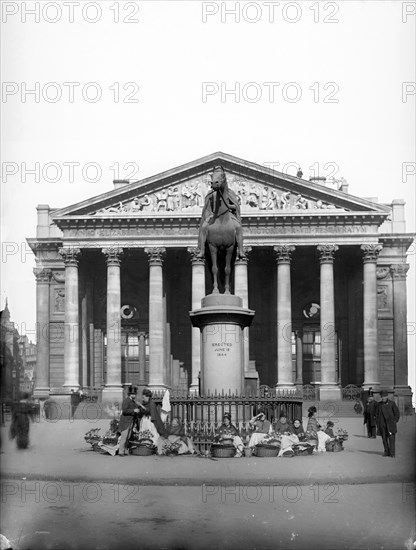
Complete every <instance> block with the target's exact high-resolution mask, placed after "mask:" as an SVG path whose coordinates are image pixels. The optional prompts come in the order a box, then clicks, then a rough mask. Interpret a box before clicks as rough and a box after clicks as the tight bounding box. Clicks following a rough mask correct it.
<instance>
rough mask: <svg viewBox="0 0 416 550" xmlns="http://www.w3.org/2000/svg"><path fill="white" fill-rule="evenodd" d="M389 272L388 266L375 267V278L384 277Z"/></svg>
mask: <svg viewBox="0 0 416 550" xmlns="http://www.w3.org/2000/svg"><path fill="white" fill-rule="evenodd" d="M389 274H390V268H389V267H378V268H377V269H376V276H377V279H386V277H387V275H389Z"/></svg>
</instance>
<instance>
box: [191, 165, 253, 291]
mask: <svg viewBox="0 0 416 550" xmlns="http://www.w3.org/2000/svg"><path fill="white" fill-rule="evenodd" d="M211 188H212V190H211V191H210V192H209V193H208V194H207V196H206V198H205V204H204V208H203V210H202V219H201V225H200V229H199V242H198V247H199V256H200V257H204V255H205V245H207V246H208V248H209V251H210V255H211V262H212V278H213V290H212V293H213V294H218V293H219V288H218V253H220V254H221V255H225V268H224V273H225V282H224V293H225V294H230V276H231V268H232V265H231V264H232V259H233V256H234V255H235V256H236V257H238V258H244V249H243V229H242V226H241V215H240V205H239V202H238V198H237V195H236V194H235V193H234V191H232V190H231V189H229V187H228V184H227V178H226V176H225V173H224V170H223V169H222V167H221V166H218V167H216V168H214V171H213V173H212V174H211Z"/></svg>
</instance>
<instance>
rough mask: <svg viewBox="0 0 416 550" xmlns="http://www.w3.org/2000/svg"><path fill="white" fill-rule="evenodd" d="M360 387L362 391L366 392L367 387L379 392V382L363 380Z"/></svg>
mask: <svg viewBox="0 0 416 550" xmlns="http://www.w3.org/2000/svg"><path fill="white" fill-rule="evenodd" d="M361 388H362V389H363V391H367V392H368V390H369V389H372V390H373V392H375V393H379V392H380V382H364V383H363V385H362V386H361Z"/></svg>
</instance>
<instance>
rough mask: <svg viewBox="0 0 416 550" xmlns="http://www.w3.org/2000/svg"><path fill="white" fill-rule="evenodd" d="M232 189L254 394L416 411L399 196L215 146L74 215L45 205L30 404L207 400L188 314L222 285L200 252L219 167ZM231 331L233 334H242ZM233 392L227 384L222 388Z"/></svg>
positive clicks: (122, 186)
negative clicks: (283, 392) (280, 392)
mask: <svg viewBox="0 0 416 550" xmlns="http://www.w3.org/2000/svg"><path fill="white" fill-rule="evenodd" d="M218 165H221V166H222V167H223V169H224V170H225V173H226V176H227V181H228V185H229V186H230V187H231V188H232V189H233V190H234V191H235V192H236V193H237V195H238V197H239V200H240V205H241V213H242V223H243V228H244V246H245V250H246V253H247V260H240V261H237V262H236V265H235V272H234V280H233V288H234V293H235V294H238V295H240V296H241V297H242V298H243V303H244V305H245V306H246V307H250V308H251V309H253V310H255V312H256V313H255V317H254V320H253V323H252V325H251V327H250V329H245V333H244V370H245V377H246V381H247V388H253V387H255V386H256V385H258V384H260V385H268V386H277V387H284V388H291V387H293V388H296V387H300V386H305V385H312V386H314V387H319V390H320V397H321V399H322V400H324V399H331V400H332V399H341V396H342V391H341V388H343V387H345V386H348V385H351V384H353V385H356V386H359V387H362V388H364V389H368V388H370V387H371V388H373V390H375V391H378V390H379V389H380V388H383V389H388V390H390V391H391V392H394V394H395V395H396V397H397V398H398V399H399V401H401V402H402V403H403V404H405V403H407V405H406V406H409V407H410V406H411V390H410V387H409V385H408V365H407V330H406V329H407V324H406V323H407V312H406V273H407V271H408V264H407V263H406V254H407V250H408V248H409V246H410V245H411V243H412V241H413V236H412V235H410V234H407V233H406V228H405V219H404V202H403V201H402V200H394V201H393V202H392V203H391V204H378V203H376V202H372V201H369V200H366V199H363V198H359V197H356V196H352V195H350V194H349V193H348V185H347V183H346V182H345V180H342V181H340V182H339V186H338V187H339V188H338V189H332V188H328V187H326V186H325V184H324V181H323V180H322V179H321V180H319V181H307V180H304V179H302V178H301V177H292V176H289V175H286V174H282V173H279V172H276V171H273V170H270V169H268V168H265V167H264V166H260V165H257V164H254V163H251V162H248V161H245V160H242V159H239V158H235V157H232V156H230V155H227V154H224V153H215V154H212V155H209V156H207V157H204V158H202V159H199V160H196V161H194V162H190V163H188V164H185V165H182V166H179V167H177V168H174V169H172V170H169V171H167V172H163V173H161V174H158V175H156V176H153V177H150V178H147V179H144V180H142V181H139V182H136V183H132V184H130V183H128V182H123V181H121V182H120V181H119V182H114V183H115V189H113V190H112V191H109V192H107V193H104V194H102V195H99V196H97V197H93V198H91V199H90V200H87V201H83V202H80V203H78V204H75V205H72V206H68V207H65V208H59V209H58V208H50V207H49V206H47V205H39V206H38V226H37V231H36V237H35V238H30V239H28V242H29V245H30V247H31V249H32V250H33V252H34V254H35V256H36V268H35V270H34V273H35V277H36V289H37V290H36V293H37V327H38V338H37V373H36V382H35V395H36V396H38V397H46V396H48V395H50V394H52V395H59V394H66V393H70V392H71V390H73V391H76V390H78V389H79V388H81V387H82V388H84V389H85V388H98V389H100V390H101V391H102V396H103V399H106V398H108V399H110V400H111V399H114V398H119V396H120V395H121V391H122V388H123V385H127V384H135V385H138V386H144V385H148V386H149V387H151V388H154V389H162V388H166V387H174V388H179V387H180V388H183V389H186V388H189V390H190V391H191V392H195V393H197V392H198V384H199V382H198V380H199V373H200V352H201V340H200V338H201V337H200V333H199V330H198V329H195V328H192V325H191V323H190V320H189V311H190V310H192V309H196V308H199V307H200V303H201V302H200V301H201V298H202V297H203V296H205V295H206V294H207V293H209V292H210V291H211V290H210V288H211V280H210V274H209V272H208V269H207V266H206V265H205V262H204V260H201V259H199V258H197V257H196V255H195V247H196V246H197V236H198V227H199V222H200V216H201V211H202V206H203V203H204V197H205V195H206V193H207V192H208V191H209V188H210V187H209V175H210V173H211V172H212V170H213V168H214V167H215V166H218ZM225 338H233V335H232V334H229V335H225ZM224 389H225V390H227V389H228V388H224Z"/></svg>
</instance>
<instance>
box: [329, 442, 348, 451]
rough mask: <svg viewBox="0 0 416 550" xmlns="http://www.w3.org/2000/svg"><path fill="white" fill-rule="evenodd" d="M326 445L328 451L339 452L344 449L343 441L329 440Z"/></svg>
mask: <svg viewBox="0 0 416 550" xmlns="http://www.w3.org/2000/svg"><path fill="white" fill-rule="evenodd" d="M325 447H326V451H327V452H328V453H339V452H340V451H343V450H344V445H343V443H342V441H328V443H327V444H326V445H325Z"/></svg>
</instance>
